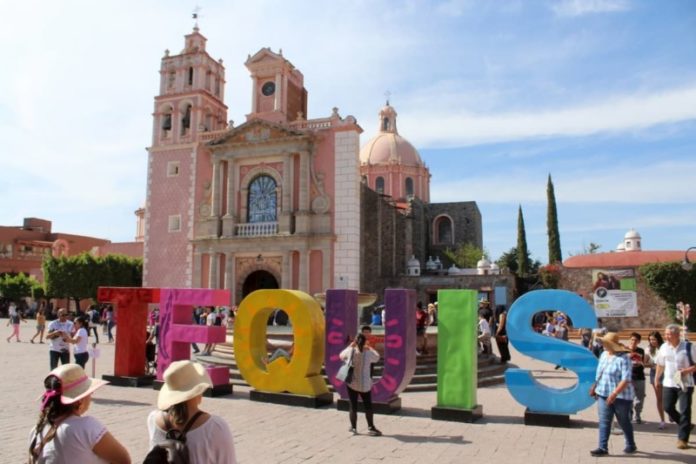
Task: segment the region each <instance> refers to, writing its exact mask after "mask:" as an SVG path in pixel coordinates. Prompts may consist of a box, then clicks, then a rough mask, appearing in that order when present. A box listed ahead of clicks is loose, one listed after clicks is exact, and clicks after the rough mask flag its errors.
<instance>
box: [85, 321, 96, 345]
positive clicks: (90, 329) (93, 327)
mask: <svg viewBox="0 0 696 464" xmlns="http://www.w3.org/2000/svg"><path fill="white" fill-rule="evenodd" d="M97 328H98V326H96V325H90V326H89V328H88V329H87V336H88V337H89V333H90V332H91V331H92V330H94V340H95V341H96V342H97V343H99V331H98V330H97Z"/></svg>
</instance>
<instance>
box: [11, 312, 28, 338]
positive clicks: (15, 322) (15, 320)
mask: <svg viewBox="0 0 696 464" xmlns="http://www.w3.org/2000/svg"><path fill="white" fill-rule="evenodd" d="M22 322H24V323H25V324H26V323H27V320H26V319H24V316H23V315H22V311H19V310H15V311H14V312H11V313H10V318H9V319H8V320H7V326H8V327H9V326H10V325H12V333H11V334H10V336H9V337H7V343H10V340H12V337H15V339H16V340H17V343H21V341H22V340H20V339H19V325H20V324H21V323H22Z"/></svg>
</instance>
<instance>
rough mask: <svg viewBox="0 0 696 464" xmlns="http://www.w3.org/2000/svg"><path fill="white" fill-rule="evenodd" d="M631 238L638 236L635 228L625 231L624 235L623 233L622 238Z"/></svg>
mask: <svg viewBox="0 0 696 464" xmlns="http://www.w3.org/2000/svg"><path fill="white" fill-rule="evenodd" d="M633 238H640V234H639V233H638V232H636V230H635V229H631V230H629V231H628V232H626V235H624V240H628V239H633Z"/></svg>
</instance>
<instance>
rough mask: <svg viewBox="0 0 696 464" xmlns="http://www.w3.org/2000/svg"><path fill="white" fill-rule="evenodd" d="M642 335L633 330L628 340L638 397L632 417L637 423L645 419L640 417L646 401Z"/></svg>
mask: <svg viewBox="0 0 696 464" xmlns="http://www.w3.org/2000/svg"><path fill="white" fill-rule="evenodd" d="M641 338H642V337H641V336H640V334H639V333H638V332H633V333H632V334H631V338H630V341H629V342H628V348H629V349H630V350H631V353H630V358H631V365H632V371H631V378H632V382H633V388H634V389H635V391H636V399H635V401H634V403H633V411H632V413H633V414H632V417H633V420H634V421H635V423H636V424H642V423H643V419H642V418H641V417H640V415H641V413H642V412H643V404H644V403H645V364H646V362H647V358H646V356H645V350H644V349H643V348H641V347H639V346H638V345H640V340H641Z"/></svg>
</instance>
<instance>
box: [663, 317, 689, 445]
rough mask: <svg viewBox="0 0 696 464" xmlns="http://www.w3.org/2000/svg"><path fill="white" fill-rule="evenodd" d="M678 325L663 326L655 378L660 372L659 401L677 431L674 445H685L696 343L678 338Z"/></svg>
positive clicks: (687, 440) (686, 441)
mask: <svg viewBox="0 0 696 464" xmlns="http://www.w3.org/2000/svg"><path fill="white" fill-rule="evenodd" d="M679 332H680V328H679V326H678V325H677V324H670V325H668V326H667V327H666V328H665V343H664V344H663V345H662V346H661V347H660V349H659V350H658V352H657V359H656V364H657V369H656V372H655V386H656V387H657V379H659V378H660V376H662V375H663V374H664V378H663V380H662V404H663V405H664V408H665V412H666V413H667V415H668V416H669V417H670V419H672V420H673V421H674V422H676V423H677V425H678V426H679V431H678V432H677V448H679V449H688V448H689V444H688V443H689V435H690V434H691V399H692V396H693V394H694V378H693V374H694V372H696V365H695V364H694V360H696V346H694V344H693V343H691V342H688V341H683V340H681V339H680V337H679Z"/></svg>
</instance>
